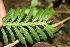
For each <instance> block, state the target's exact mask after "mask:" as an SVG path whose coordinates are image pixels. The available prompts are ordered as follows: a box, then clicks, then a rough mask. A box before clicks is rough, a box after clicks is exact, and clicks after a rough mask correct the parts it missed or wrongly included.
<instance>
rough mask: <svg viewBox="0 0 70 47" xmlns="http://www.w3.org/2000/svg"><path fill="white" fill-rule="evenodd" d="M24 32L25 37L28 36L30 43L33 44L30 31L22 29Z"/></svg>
mask: <svg viewBox="0 0 70 47" xmlns="http://www.w3.org/2000/svg"><path fill="white" fill-rule="evenodd" d="M21 28H22V30H23V32H24V35H25V36H26V38H27V39H28V41H29V42H30V43H31V44H33V40H32V38H31V36H30V35H29V33H28V31H27V30H26V29H25V28H24V27H21Z"/></svg>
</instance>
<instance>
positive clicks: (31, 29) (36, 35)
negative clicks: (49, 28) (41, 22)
mask: <svg viewBox="0 0 70 47" xmlns="http://www.w3.org/2000/svg"><path fill="white" fill-rule="evenodd" d="M28 28H29V30H30V32H31V33H32V35H33V36H34V37H35V39H36V40H37V42H39V41H40V38H39V35H38V34H37V33H36V32H35V30H34V29H33V28H32V27H30V26H28Z"/></svg>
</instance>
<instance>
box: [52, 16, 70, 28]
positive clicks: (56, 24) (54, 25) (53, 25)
mask: <svg viewBox="0 0 70 47" xmlns="http://www.w3.org/2000/svg"><path fill="white" fill-rule="evenodd" d="M69 19H70V16H69V17H67V18H66V19H64V20H62V21H60V22H58V23H55V24H52V25H51V26H52V27H56V26H59V25H60V24H63V23H64V22H66V21H68V20H69Z"/></svg>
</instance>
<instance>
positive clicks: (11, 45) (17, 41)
mask: <svg viewBox="0 0 70 47" xmlns="http://www.w3.org/2000/svg"><path fill="white" fill-rule="evenodd" d="M17 43H19V40H16V41H14V42H13V43H10V44H8V45H6V46H4V47H13V46H14V45H16V44H17Z"/></svg>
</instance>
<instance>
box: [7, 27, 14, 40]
mask: <svg viewBox="0 0 70 47" xmlns="http://www.w3.org/2000/svg"><path fill="white" fill-rule="evenodd" d="M6 28H7V30H8V32H9V34H10V36H11V40H12V41H15V37H14V34H13V32H12V30H11V29H10V28H11V27H9V26H8V27H6Z"/></svg>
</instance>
